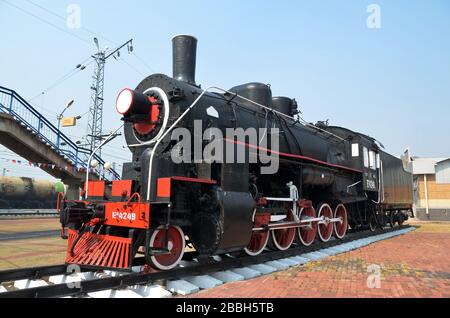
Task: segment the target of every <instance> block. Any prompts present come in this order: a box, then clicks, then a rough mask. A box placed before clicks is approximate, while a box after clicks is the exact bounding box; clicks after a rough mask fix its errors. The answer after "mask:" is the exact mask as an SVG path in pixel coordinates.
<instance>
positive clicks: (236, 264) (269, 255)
mask: <svg viewBox="0 0 450 318" xmlns="http://www.w3.org/2000/svg"><path fill="white" fill-rule="evenodd" d="M412 230H414V228H413V227H410V226H405V227H403V228H401V229H394V230H392V229H389V230H377V231H375V232H373V233H372V232H369V231H364V232H355V233H349V234H348V235H347V236H346V237H345V238H344V239H342V240H337V239H335V240H332V241H329V242H327V243H317V244H315V245H314V246H310V247H304V246H299V247H295V248H292V249H289V250H287V251H274V252H266V253H263V254H261V255H259V256H256V257H232V256H228V257H223V258H221V259H220V260H216V261H214V262H212V263H206V264H205V263H199V262H198V261H194V260H187V261H184V263H183V264H182V265H181V266H180V267H178V268H176V269H174V270H172V271H167V272H137V271H138V270H137V268H134V270H136V272H132V273H123V272H114V271H102V272H92V271H89V269H87V268H84V269H81V273H79V274H77V275H78V276H77V277H78V278H76V279H75V280H70V279H67V278H68V277H69V276H67V275H66V274H67V266H66V265H58V266H48V267H39V268H28V269H19V270H10V271H4V272H0V283H2V285H0V289H1V287H3V288H2V289H3V292H0V298H54V297H70V296H72V297H86V296H87V297H89V296H91V297H93V296H94V295H95V294H96V293H97V294H99V292H100V296H101V295H104V296H103V297H107V295H110V296H116V297H149V288H150V289H151V287H155V288H157V287H158V286H159V288H160V289H161V290H163V288H162V287H161V286H165V287H166V294H165V296H170V295H171V293H170V292H174V293H178V294H188V293H192V292H195V291H198V290H200V289H205V288H208V286H207V285H208V279H207V278H208V277H209V278H211V277H212V279H209V284H210V285H211V284H212V282H214V281H216V282H219V281H220V283H218V284H222V283H227V282H229V281H233V276H234V280H243V279H250V278H253V277H256V276H260V275H263V274H267V273H270V272H274V271H277V270H285V269H287V268H289V267H291V266H296V265H303V264H305V263H307V262H309V261H315V260H319V259H321V258H324V257H328V256H332V255H336V254H340V253H345V252H347V251H350V250H354V249H357V248H361V247H363V246H367V245H370V244H372V243H374V242H377V241H380V240H384V239H388V238H391V237H394V236H398V235H403V234H406V233H408V232H410V231H412ZM187 255H188V257H189V255H191V257H192V256H194V255H193V254H192V253H191V254H187ZM136 265H137V266H138V265H139V264H136ZM252 273H253V274H252ZM258 274H259V275H258ZM55 277H56V280H55ZM214 277H215V278H214ZM52 278H53V279H52ZM241 278H243V279H241ZM45 279H46V280H47V282H51V281H53V282H55V281H57V280H58V279H59V280H60V281H61V282H62V281H64V282H63V283H53V284H52V283H50V285H49V284H48V283H47V282H46V281H45ZM202 279H203V280H202ZM24 280H26V281H28V282H30V283H29V284H28V286H35V285H36V284H34V285H33V284H32V282H33V281H34V282H41V284H42V282H45V284H46V286H42V285H41V287H32V288H27V286H24V285H26V283H24ZM186 280H187V281H186ZM189 281H190V282H192V281H194V282H197V285H195V284H193V283H189ZM202 281H203V283H202ZM18 282H19V284H18ZM183 283H185V284H184V285H185V289H187V290H184V291H183V287H182V286H183ZM152 284H158V285H152ZM19 285H21V286H19ZM38 285H39V284H38ZM198 285H201V286H198ZM212 285H214V284H212ZM5 286H6V287H8V286H19V287H18V288H20V289H18V290H13V289H14V287H10V289H9V290H7V289H6V288H5ZM180 286H181V287H180ZM195 287H196V288H195ZM211 287H213V286H211ZM16 289H17V288H16ZM168 290H170V292H169V291H168ZM101 291H109V292H106V293H103V294H102V293H101ZM163 294H164V293H163Z"/></svg>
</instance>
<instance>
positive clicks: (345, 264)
mask: <svg viewBox="0 0 450 318" xmlns="http://www.w3.org/2000/svg"><path fill="white" fill-rule="evenodd" d="M416 224H417V223H416ZM417 226H420V228H419V229H418V230H417V231H415V232H413V233H410V234H407V235H404V236H401V237H397V238H393V239H390V240H387V241H382V242H379V243H376V244H374V245H371V246H368V247H365V248H362V249H359V250H356V251H352V252H350V253H346V254H342V255H338V256H335V257H330V258H327V259H325V260H323V261H319V262H314V263H310V264H307V265H306V266H304V267H297V268H293V269H290V270H288V271H285V272H279V273H275V274H272V275H269V276H264V277H259V278H257V279H253V280H250V281H245V282H238V283H231V284H226V285H223V286H220V287H218V288H215V289H213V290H209V291H203V292H201V293H199V294H196V295H194V296H192V297H199V298H201V297H210V298H216V297H225V298H253V297H258V298H274V297H283V298H284V297H289V298H291V297H352V298H353V297H355V298H356V297H450V250H449V247H450V223H443V224H417ZM372 264H374V265H377V266H380V268H381V288H368V287H367V280H368V277H369V275H370V274H371V273H368V266H370V265H372Z"/></svg>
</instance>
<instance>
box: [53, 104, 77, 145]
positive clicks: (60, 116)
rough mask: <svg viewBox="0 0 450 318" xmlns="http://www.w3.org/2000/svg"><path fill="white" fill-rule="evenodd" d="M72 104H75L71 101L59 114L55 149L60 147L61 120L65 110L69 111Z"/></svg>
mask: <svg viewBox="0 0 450 318" xmlns="http://www.w3.org/2000/svg"><path fill="white" fill-rule="evenodd" d="M73 103H75V101H74V100H73V99H72V100H71V101H70V102H68V103H67V105H66V107H65V108H64V110H63V111H62V112H61V114H59V116H58V132H57V133H58V138H57V142H56V145H57V148H58V149H59V145H60V139H61V131H60V129H61V120H62V119H63V118H64V113H65V112H66V110H68V109H69V107H70V106H72V105H73Z"/></svg>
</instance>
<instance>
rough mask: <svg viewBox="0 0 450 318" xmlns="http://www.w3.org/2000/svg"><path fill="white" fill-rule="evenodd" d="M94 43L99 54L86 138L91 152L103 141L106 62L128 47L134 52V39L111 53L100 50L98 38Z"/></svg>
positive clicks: (96, 62) (93, 80)
mask: <svg viewBox="0 0 450 318" xmlns="http://www.w3.org/2000/svg"><path fill="white" fill-rule="evenodd" d="M94 42H95V45H96V46H97V53H96V54H95V55H93V56H92V58H93V59H94V60H95V68H94V75H93V77H92V86H91V100H90V107H89V120H88V132H87V138H86V140H87V147H88V149H90V151H91V152H92V151H94V150H95V149H96V148H97V147H98V146H99V145H100V144H101V142H102V139H103V101H104V99H103V92H104V86H105V64H106V61H107V60H108V59H109V58H110V57H111V56H113V55H114V54H116V53H117V52H119V51H120V49H122V48H123V47H125V46H128V51H129V52H132V51H133V45H132V43H133V39H131V40H129V41H127V42H125V43H124V44H122V45H121V46H119V47H118V48H116V49H115V50H113V51H112V52H110V53H107V49H104V50H102V49H100V45H99V43H98V39H97V38H94ZM99 155H100V156H101V150H100V152H99Z"/></svg>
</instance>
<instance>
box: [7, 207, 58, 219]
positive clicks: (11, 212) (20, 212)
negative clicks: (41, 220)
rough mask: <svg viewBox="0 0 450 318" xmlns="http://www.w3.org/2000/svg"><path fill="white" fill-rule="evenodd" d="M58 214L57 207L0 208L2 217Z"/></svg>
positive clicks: (50, 215)
mask: <svg viewBox="0 0 450 318" xmlns="http://www.w3.org/2000/svg"><path fill="white" fill-rule="evenodd" d="M58 216H59V214H58V212H57V211H56V210H55V209H0V219H10V218H29V217H49V218H50V217H55V218H56V217H58Z"/></svg>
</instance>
